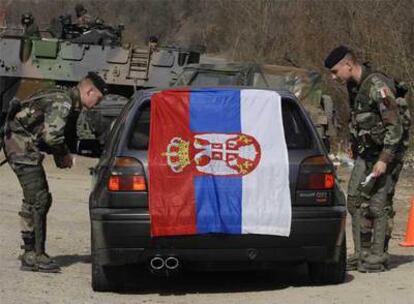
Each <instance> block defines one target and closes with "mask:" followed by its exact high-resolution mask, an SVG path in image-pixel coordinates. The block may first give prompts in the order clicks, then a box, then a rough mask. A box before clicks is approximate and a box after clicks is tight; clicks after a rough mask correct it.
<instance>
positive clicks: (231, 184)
mask: <svg viewBox="0 0 414 304" xmlns="http://www.w3.org/2000/svg"><path fill="white" fill-rule="evenodd" d="M194 188H195V201H196V214H197V221H196V224H197V233H209V232H216V233H232V234H240V233H241V224H242V219H241V215H242V210H241V208H242V207H241V200H242V178H241V177H223V176H196V177H195V178H194Z"/></svg>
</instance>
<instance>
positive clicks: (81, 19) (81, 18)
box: [75, 3, 93, 28]
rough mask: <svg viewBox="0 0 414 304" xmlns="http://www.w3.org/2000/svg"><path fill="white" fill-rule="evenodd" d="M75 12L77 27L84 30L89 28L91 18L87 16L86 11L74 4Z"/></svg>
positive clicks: (79, 5)
mask: <svg viewBox="0 0 414 304" xmlns="http://www.w3.org/2000/svg"><path fill="white" fill-rule="evenodd" d="M75 12H76V18H77V24H78V26H80V27H86V28H88V27H90V25H91V24H92V23H93V21H92V17H91V15H89V14H88V11H87V10H86V8H85V7H84V6H83V5H82V4H80V3H78V4H76V6H75Z"/></svg>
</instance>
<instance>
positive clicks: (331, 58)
mask: <svg viewBox="0 0 414 304" xmlns="http://www.w3.org/2000/svg"><path fill="white" fill-rule="evenodd" d="M350 52H351V50H350V49H349V48H347V47H346V46H344V45H341V46H338V47H337V48H334V49H333V50H332V51H331V52H330V53H329V55H328V57H326V59H325V67H326V68H328V69H332V68H333V67H334V66H335V65H336V64H337V63H338V62H339V61H341V60H342V59H343V58H344V57H345V55H346V54H348V53H350Z"/></svg>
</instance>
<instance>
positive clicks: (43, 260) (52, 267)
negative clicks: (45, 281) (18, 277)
mask: <svg viewBox="0 0 414 304" xmlns="http://www.w3.org/2000/svg"><path fill="white" fill-rule="evenodd" d="M34 222H35V240H36V242H35V252H36V263H35V265H34V268H33V271H40V272H50V273H56V272H60V271H61V269H60V267H59V265H58V264H56V262H55V261H53V260H52V259H51V258H50V257H49V255H48V254H47V253H46V250H45V247H46V215H42V214H38V213H37V212H35V216H34Z"/></svg>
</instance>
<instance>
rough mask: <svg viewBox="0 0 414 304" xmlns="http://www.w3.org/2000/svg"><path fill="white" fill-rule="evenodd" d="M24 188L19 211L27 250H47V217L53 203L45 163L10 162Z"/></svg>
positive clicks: (37, 252) (38, 251)
mask: <svg viewBox="0 0 414 304" xmlns="http://www.w3.org/2000/svg"><path fill="white" fill-rule="evenodd" d="M9 164H10V166H11V168H12V169H13V171H14V173H15V174H16V175H17V178H18V180H19V182H20V185H21V187H22V190H23V203H22V205H21V210H20V212H19V215H20V218H21V233H22V239H23V242H24V246H22V248H23V249H25V250H33V251H36V254H42V253H44V252H45V242H46V217H47V213H48V211H49V208H50V206H51V203H52V197H51V194H50V193H49V186H48V183H47V180H46V174H45V171H44V168H43V165H42V164H41V163H40V164H38V165H27V164H19V163H11V162H9Z"/></svg>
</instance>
